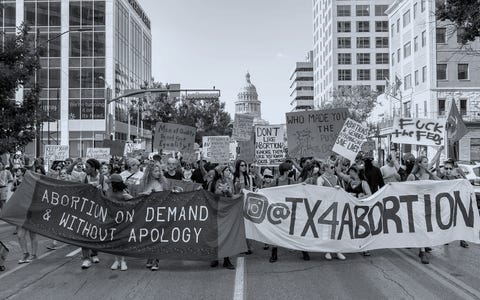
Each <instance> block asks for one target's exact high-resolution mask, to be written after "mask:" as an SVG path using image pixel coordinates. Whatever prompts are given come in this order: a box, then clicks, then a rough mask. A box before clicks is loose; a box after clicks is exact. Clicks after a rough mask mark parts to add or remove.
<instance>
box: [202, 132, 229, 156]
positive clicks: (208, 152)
mask: <svg viewBox="0 0 480 300" xmlns="http://www.w3.org/2000/svg"><path fill="white" fill-rule="evenodd" d="M202 142H203V143H202V144H203V146H202V148H203V157H204V158H205V159H206V160H207V161H210V162H212V163H228V162H229V161H230V137H229V136H204V137H203V139H202Z"/></svg>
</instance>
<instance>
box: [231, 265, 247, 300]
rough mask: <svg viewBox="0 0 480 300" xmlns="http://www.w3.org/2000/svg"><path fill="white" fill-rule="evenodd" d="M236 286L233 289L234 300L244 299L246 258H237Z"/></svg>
mask: <svg viewBox="0 0 480 300" xmlns="http://www.w3.org/2000/svg"><path fill="white" fill-rule="evenodd" d="M235 269H236V270H235V287H234V289H233V300H244V299H246V298H245V258H244V257H238V258H237V266H236V268H235Z"/></svg>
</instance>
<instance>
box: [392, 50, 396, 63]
mask: <svg viewBox="0 0 480 300" xmlns="http://www.w3.org/2000/svg"><path fill="white" fill-rule="evenodd" d="M394 65H395V52H393V53H392V66H394Z"/></svg>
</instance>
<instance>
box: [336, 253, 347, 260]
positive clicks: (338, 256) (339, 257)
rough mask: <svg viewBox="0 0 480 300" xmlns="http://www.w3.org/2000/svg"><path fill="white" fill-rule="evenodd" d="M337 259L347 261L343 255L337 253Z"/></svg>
mask: <svg viewBox="0 0 480 300" xmlns="http://www.w3.org/2000/svg"><path fill="white" fill-rule="evenodd" d="M337 258H338V259H339V260H346V259H347V258H346V257H345V255H343V254H342V253H340V252H338V253H337Z"/></svg>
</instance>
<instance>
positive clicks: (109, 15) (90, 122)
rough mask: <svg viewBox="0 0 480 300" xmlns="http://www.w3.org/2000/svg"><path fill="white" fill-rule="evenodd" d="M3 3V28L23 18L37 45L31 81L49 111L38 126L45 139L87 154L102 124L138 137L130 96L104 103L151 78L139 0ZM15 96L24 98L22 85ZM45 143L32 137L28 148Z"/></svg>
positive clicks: (119, 135) (9, 30) (101, 134)
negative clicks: (35, 69) (46, 119)
mask: <svg viewBox="0 0 480 300" xmlns="http://www.w3.org/2000/svg"><path fill="white" fill-rule="evenodd" d="M3 4H4V7H3V16H4V20H6V22H5V21H4V22H3V24H1V23H0V25H2V26H3V27H1V28H0V30H3V31H4V32H6V34H7V36H8V35H13V34H15V26H19V25H20V24H22V22H24V21H25V23H26V24H28V25H29V26H31V27H32V29H31V32H32V33H33V34H34V35H35V38H36V40H37V42H36V43H37V47H38V48H39V49H41V52H40V60H41V65H42V69H41V70H40V71H39V72H38V74H37V79H36V81H37V83H38V84H39V86H40V87H41V88H42V92H41V96H40V101H41V103H42V107H43V109H44V111H46V112H47V114H48V115H49V117H50V122H45V123H44V124H43V126H42V129H41V132H42V134H41V137H40V138H41V144H42V145H45V144H61V145H69V146H70V155H71V156H73V157H79V156H83V157H84V156H85V154H86V149H87V148H89V147H94V146H96V145H99V143H100V142H101V141H102V140H103V139H104V138H110V137H108V136H106V135H105V133H106V132H107V126H110V127H111V129H112V130H113V131H112V134H113V136H112V138H116V139H123V140H133V139H135V138H138V136H136V133H137V132H138V130H137V129H136V127H137V125H138V124H137V123H138V121H137V119H138V118H137V117H136V116H134V115H132V114H130V113H129V112H130V111H131V106H132V101H131V100H132V99H122V100H121V101H118V102H112V103H110V104H109V109H107V107H106V104H107V98H115V97H117V96H118V95H121V94H123V93H124V92H125V91H126V90H129V89H135V88H139V87H140V86H142V85H145V84H148V83H150V81H151V72H152V71H151V56H152V54H151V32H150V20H149V18H148V17H147V15H146V13H145V12H144V11H143V9H142V8H141V7H140V5H139V4H138V2H137V1H135V0H93V1H92V0H89V1H87V0H79V1H69V0H48V1H45V0H42V1H40V0H4V1H3ZM25 88H29V87H28V86H26V87H25ZM16 97H17V100H19V101H21V99H22V98H23V91H22V90H20V91H19V92H18V93H17V96H16ZM107 112H109V114H111V116H110V117H109V116H108V115H107ZM129 117H130V120H131V121H130V122H129V121H128V119H129ZM107 120H110V122H108V121H107ZM129 123H130V125H128V124H129ZM128 132H130V133H131V135H130V136H128ZM144 133H145V137H143V138H150V139H151V135H150V137H148V134H149V131H148V130H146V131H144ZM140 138H142V137H140ZM42 148H43V147H40V151H41V153H35V146H34V145H33V144H32V145H29V146H28V147H27V148H26V153H27V154H33V155H36V156H40V155H41V154H42V151H43V149H42Z"/></svg>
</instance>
